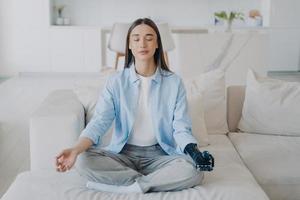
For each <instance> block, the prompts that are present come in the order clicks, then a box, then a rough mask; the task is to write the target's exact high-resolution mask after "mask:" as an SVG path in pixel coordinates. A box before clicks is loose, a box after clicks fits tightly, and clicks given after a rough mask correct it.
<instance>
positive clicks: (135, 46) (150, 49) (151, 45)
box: [129, 24, 158, 61]
mask: <svg viewBox="0 0 300 200" xmlns="http://www.w3.org/2000/svg"><path fill="white" fill-rule="evenodd" d="M156 48H158V45H157V35H156V33H155V31H154V30H153V29H152V28H151V27H150V26H148V25H146V24H140V25H138V26H136V27H135V28H134V29H133V30H132V31H131V33H130V38H129V49H130V50H131V52H132V54H133V56H134V58H135V60H141V61H147V60H149V59H152V58H153V56H154V53H155V50H156Z"/></svg>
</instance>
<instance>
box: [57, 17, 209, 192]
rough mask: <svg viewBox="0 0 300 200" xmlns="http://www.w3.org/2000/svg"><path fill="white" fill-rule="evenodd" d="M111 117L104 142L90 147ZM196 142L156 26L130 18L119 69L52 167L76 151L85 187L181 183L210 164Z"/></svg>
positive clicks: (155, 187)
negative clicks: (106, 142)
mask: <svg viewBox="0 0 300 200" xmlns="http://www.w3.org/2000/svg"><path fill="white" fill-rule="evenodd" d="M113 120H115V131H114V134H113V136H112V139H111V142H110V145H108V146H107V147H104V148H101V149H99V148H95V147H96V146H97V145H98V144H100V143H101V139H102V138H103V136H104V134H105V133H106V132H107V130H108V129H109V127H110V126H111V124H112V122H113ZM196 143H197V141H196V140H195V138H194V137H193V135H192V133H191V121H190V118H189V116H188V112H187V101H186V93H185V89H184V85H183V83H182V80H181V79H180V78H179V77H178V76H177V75H175V74H174V73H173V72H171V71H170V70H169V69H168V66H167V65H166V62H165V59H164V56H163V47H162V42H161V38H160V34H159V31H158V28H157V26H156V25H155V23H154V22H153V21H152V20H150V19H148V18H144V19H137V20H136V21H134V22H133V24H132V25H131V27H130V28H129V30H128V34H127V40H126V55H125V66H124V70H122V71H121V72H119V73H117V74H115V75H113V76H111V77H110V78H109V79H108V81H107V82H106V85H105V87H104V90H103V92H102V95H101V97H100V98H99V99H98V102H97V105H96V110H95V113H94V116H93V118H92V120H91V121H90V122H89V124H88V125H87V126H86V128H85V129H84V130H83V131H82V133H81V135H80V139H79V141H78V143H77V144H76V145H75V146H74V147H72V148H69V149H65V150H63V151H62V152H61V153H60V154H59V155H58V156H57V159H56V166H57V170H58V171H60V172H64V171H66V170H69V169H70V168H71V167H72V166H73V165H74V163H75V161H76V158H77V156H78V155H79V154H81V153H82V154H81V156H80V157H79V158H80V159H79V163H78V166H77V169H78V170H79V173H80V174H82V175H83V176H84V177H86V178H87V180H88V182H87V187H88V188H92V189H97V190H100V191H109V192H118V193H130V192H137V193H146V192H150V191H175V190H182V189H185V188H189V187H193V186H195V185H199V184H201V182H202V179H203V170H212V167H213V164H212V159H211V158H212V157H211V156H210V155H209V154H205V155H203V154H202V153H201V152H199V151H198V149H197V145H196ZM83 152H84V153H83ZM187 154H188V155H187ZM195 164H196V166H198V169H199V167H200V170H197V167H196V166H195Z"/></svg>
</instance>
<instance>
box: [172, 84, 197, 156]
mask: <svg viewBox="0 0 300 200" xmlns="http://www.w3.org/2000/svg"><path fill="white" fill-rule="evenodd" d="M173 130H174V132H173V136H174V139H175V141H176V143H177V145H178V146H179V148H180V150H181V151H182V152H184V148H185V147H186V145H187V144H189V143H197V140H196V139H195V138H194V136H193V135H192V123H191V118H190V116H189V114H188V104H187V97H186V90H185V87H184V84H183V82H182V79H180V83H179V88H178V94H177V98H176V105H175V109H174V117H173Z"/></svg>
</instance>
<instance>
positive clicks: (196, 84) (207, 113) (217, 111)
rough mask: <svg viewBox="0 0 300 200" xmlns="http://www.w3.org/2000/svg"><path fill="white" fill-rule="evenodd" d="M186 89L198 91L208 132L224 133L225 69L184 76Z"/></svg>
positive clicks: (226, 130) (225, 125)
mask: <svg viewBox="0 0 300 200" xmlns="http://www.w3.org/2000/svg"><path fill="white" fill-rule="evenodd" d="M183 81H184V83H185V87H186V89H187V90H194V91H195V92H196V91H197V92H200V93H201V94H202V96H203V97H202V98H203V107H204V119H205V125H206V128H207V132H208V134H226V133H227V132H228V125H227V118H226V93H225V71H224V70H222V69H215V70H211V71H209V72H206V73H203V74H200V75H198V77H197V78H195V77H193V78H185V79H184V80H183Z"/></svg>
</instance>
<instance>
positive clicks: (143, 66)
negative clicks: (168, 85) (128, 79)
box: [135, 59, 156, 76]
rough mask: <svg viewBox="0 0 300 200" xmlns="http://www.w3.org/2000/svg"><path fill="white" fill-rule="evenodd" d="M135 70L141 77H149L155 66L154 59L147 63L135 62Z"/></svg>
mask: <svg viewBox="0 0 300 200" xmlns="http://www.w3.org/2000/svg"><path fill="white" fill-rule="evenodd" d="M135 70H136V72H137V73H138V74H140V75H142V76H151V75H153V74H154V73H155V70H156V65H155V62H154V59H151V60H147V61H140V60H136V61H135Z"/></svg>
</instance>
